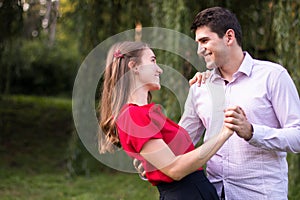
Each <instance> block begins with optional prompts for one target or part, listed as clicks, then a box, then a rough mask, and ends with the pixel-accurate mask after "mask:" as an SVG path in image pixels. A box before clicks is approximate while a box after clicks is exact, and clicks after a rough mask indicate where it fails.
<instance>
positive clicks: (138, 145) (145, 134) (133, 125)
mask: <svg viewBox="0 0 300 200" xmlns="http://www.w3.org/2000/svg"><path fill="white" fill-rule="evenodd" d="M154 107H155V106H152V107H151V108H150V110H149V111H148V110H146V109H145V108H141V107H138V106H129V107H127V108H126V109H125V110H124V111H123V112H122V113H121V114H120V115H119V117H118V122H117V126H118V129H119V131H120V132H121V133H119V134H122V136H121V137H122V139H123V140H125V141H124V142H126V145H129V146H130V147H131V148H130V149H132V150H134V151H135V152H137V153H139V152H140V151H141V150H142V148H143V146H144V144H145V143H146V142H148V141H149V140H150V139H162V138H163V137H162V134H161V129H162V127H163V124H164V120H165V118H164V117H162V116H161V114H160V113H159V112H156V111H153V109H154ZM119 136H120V135H119Z"/></svg>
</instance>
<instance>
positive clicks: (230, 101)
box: [179, 7, 300, 200]
mask: <svg viewBox="0 0 300 200" xmlns="http://www.w3.org/2000/svg"><path fill="white" fill-rule="evenodd" d="M192 30H194V31H195V39H196V42H197V43H198V51H197V53H198V54H199V55H200V56H202V57H203V58H204V60H205V62H206V65H207V68H208V69H212V74H211V76H210V78H209V79H208V80H207V82H208V83H212V84H216V85H221V86H222V87H223V88H224V93H223V94H220V95H224V96H225V98H224V99H225V100H224V108H227V107H228V106H232V107H233V108H235V111H234V113H233V116H234V117H232V118H230V119H228V120H230V121H229V122H230V123H232V129H233V130H235V132H236V133H237V134H236V135H233V136H232V137H231V138H230V139H229V140H228V141H227V142H226V143H225V144H224V146H223V147H222V148H221V149H220V150H219V151H218V152H217V154H216V155H214V156H213V157H212V158H211V160H210V161H208V163H207V175H208V178H209V180H210V181H211V182H212V183H213V184H214V185H215V187H216V189H217V191H218V195H219V196H220V197H221V198H223V199H224V198H225V199H229V200H230V199H234V200H238V199H272V200H275V199H287V193H288V176H287V173H288V166H287V161H286V154H287V153H286V152H293V153H297V152H300V103H299V95H298V93H297V90H296V87H295V85H294V83H293V81H292V79H291V78H290V76H289V74H288V72H287V70H286V69H285V68H283V67H282V66H280V65H278V64H275V63H271V62H267V61H260V60H256V59H253V58H252V57H251V56H250V55H249V54H248V53H247V52H245V51H243V50H242V31H241V26H240V24H239V22H238V20H237V18H236V17H235V15H234V14H233V13H231V12H230V11H228V10H226V9H224V8H221V7H213V8H208V9H206V10H203V11H201V12H200V13H198V14H197V16H196V17H195V19H194V22H193V24H192ZM207 88H208V87H197V85H195V84H194V85H193V86H192V87H191V88H190V91H189V95H188V98H187V101H186V105H185V111H184V114H183V116H182V118H181V121H180V122H179V124H180V125H181V126H182V127H184V128H185V129H186V130H187V131H188V132H189V134H190V136H191V138H192V140H193V142H194V143H196V142H198V140H199V138H200V137H201V135H202V134H203V132H204V129H207V134H206V135H205V138H204V140H205V139H206V138H207V137H209V130H210V129H211V128H213V126H214V123H213V121H214V120H212V119H211V115H210V114H209V113H212V108H213V106H214V105H212V102H211V101H210V99H209V98H210V95H211V94H210V91H209V90H208V89H207ZM239 107H241V108H243V110H244V111H245V114H246V117H245V116H244V115H243V113H242V112H241V111H240V110H239Z"/></svg>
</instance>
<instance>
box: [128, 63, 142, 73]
mask: <svg viewBox="0 0 300 200" xmlns="http://www.w3.org/2000/svg"><path fill="white" fill-rule="evenodd" d="M128 67H129V69H131V70H132V71H133V72H134V74H139V71H138V67H137V66H136V62H135V61H132V60H131V61H129V63H128Z"/></svg>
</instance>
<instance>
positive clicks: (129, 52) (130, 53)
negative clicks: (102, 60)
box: [98, 41, 151, 153]
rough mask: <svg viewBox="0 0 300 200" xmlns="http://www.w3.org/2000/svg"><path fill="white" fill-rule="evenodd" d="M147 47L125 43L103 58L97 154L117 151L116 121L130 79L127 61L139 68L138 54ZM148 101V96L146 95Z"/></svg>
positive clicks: (137, 43)
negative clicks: (104, 59) (103, 69)
mask: <svg viewBox="0 0 300 200" xmlns="http://www.w3.org/2000/svg"><path fill="white" fill-rule="evenodd" d="M146 48H149V46H148V45H147V44H145V43H142V42H130V41H125V42H121V43H117V44H114V45H113V46H112V47H111V48H110V50H109V52H108V55H107V59H106V67H105V72H104V83H103V89H102V95H101V100H100V103H99V108H98V109H99V113H100V116H99V124H100V129H99V133H98V149H99V152H100V153H106V152H114V150H115V149H116V147H120V146H121V145H120V141H119V137H118V133H117V129H116V118H117V116H118V115H119V112H120V110H121V108H122V107H123V106H124V105H125V104H126V103H127V101H128V98H129V94H130V92H131V91H130V88H131V80H132V76H131V73H130V68H129V67H128V63H129V61H134V62H135V63H136V64H139V63H140V61H141V57H142V51H143V50H144V49H146ZM149 98H151V95H149Z"/></svg>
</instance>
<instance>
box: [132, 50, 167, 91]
mask: <svg viewBox="0 0 300 200" xmlns="http://www.w3.org/2000/svg"><path fill="white" fill-rule="evenodd" d="M136 72H137V73H136V74H137V75H138V76H137V79H136V80H137V81H138V83H139V84H140V86H141V87H145V88H146V89H147V90H148V91H151V90H159V89H160V87H161V86H160V80H159V76H160V74H161V73H162V72H163V70H162V69H161V68H160V67H159V66H158V65H157V64H156V57H155V54H154V53H153V51H152V50H151V49H150V48H146V49H145V50H143V52H142V57H141V63H140V64H139V65H138V66H137V67H136Z"/></svg>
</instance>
